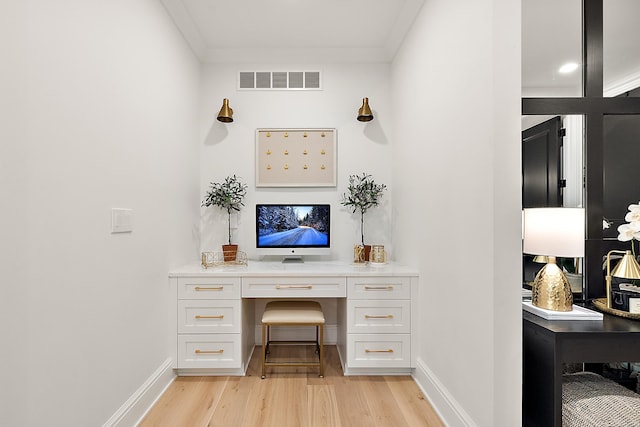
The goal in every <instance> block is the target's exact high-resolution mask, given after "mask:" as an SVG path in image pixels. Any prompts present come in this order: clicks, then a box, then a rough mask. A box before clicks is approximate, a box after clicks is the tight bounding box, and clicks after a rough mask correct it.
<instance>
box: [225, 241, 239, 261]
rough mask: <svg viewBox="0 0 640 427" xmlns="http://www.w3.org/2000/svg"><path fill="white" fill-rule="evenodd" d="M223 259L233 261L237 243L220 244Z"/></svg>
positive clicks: (236, 252)
mask: <svg viewBox="0 0 640 427" xmlns="http://www.w3.org/2000/svg"><path fill="white" fill-rule="evenodd" d="M222 254H223V256H224V261H225V262H227V261H235V260H236V256H237V255H238V245H222Z"/></svg>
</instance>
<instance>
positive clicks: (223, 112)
mask: <svg viewBox="0 0 640 427" xmlns="http://www.w3.org/2000/svg"><path fill="white" fill-rule="evenodd" d="M218 121H220V122H223V123H231V122H233V110H232V109H231V107H229V100H228V99H227V98H225V99H223V100H222V108H221V109H220V112H219V113H218Z"/></svg>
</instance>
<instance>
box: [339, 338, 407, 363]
mask: <svg viewBox="0 0 640 427" xmlns="http://www.w3.org/2000/svg"><path fill="white" fill-rule="evenodd" d="M410 343H411V337H410V335H409V334H381V335H374V334H348V335H347V354H348V356H347V359H348V365H349V367H353V368H408V367H410V366H411V361H410V359H411V348H410V346H411V344H410Z"/></svg>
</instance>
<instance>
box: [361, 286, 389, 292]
mask: <svg viewBox="0 0 640 427" xmlns="http://www.w3.org/2000/svg"><path fill="white" fill-rule="evenodd" d="M364 290H365V291H392V290H393V286H391V285H387V286H365V287H364Z"/></svg>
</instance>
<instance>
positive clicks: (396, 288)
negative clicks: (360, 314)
mask: <svg viewBox="0 0 640 427" xmlns="http://www.w3.org/2000/svg"><path fill="white" fill-rule="evenodd" d="M347 288H348V291H347V292H348V294H349V299H409V298H411V278H410V277H349V278H348V279H347Z"/></svg>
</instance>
